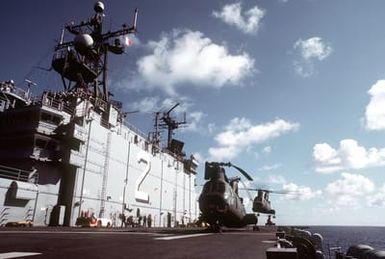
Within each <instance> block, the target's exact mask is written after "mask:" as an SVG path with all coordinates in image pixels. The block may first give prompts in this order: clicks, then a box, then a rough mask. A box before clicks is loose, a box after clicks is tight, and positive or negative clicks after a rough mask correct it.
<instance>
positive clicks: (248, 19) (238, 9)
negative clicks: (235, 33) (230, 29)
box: [213, 3, 266, 34]
mask: <svg viewBox="0 0 385 259" xmlns="http://www.w3.org/2000/svg"><path fill="white" fill-rule="evenodd" d="M265 14H266V11H265V10H263V9H260V8H259V7H258V6H254V7H252V8H251V9H249V10H245V11H244V12H243V13H242V5H241V3H234V4H228V5H225V6H223V7H222V10H221V11H220V12H217V11H214V12H213V16H214V17H216V18H219V19H221V20H222V21H223V22H224V23H226V24H228V25H230V26H234V27H236V28H237V29H239V30H241V31H242V32H243V33H246V34H256V33H257V32H258V30H259V28H260V26H261V20H262V18H263V17H264V16H265Z"/></svg>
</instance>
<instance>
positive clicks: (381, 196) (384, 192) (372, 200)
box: [367, 184, 385, 207]
mask: <svg viewBox="0 0 385 259" xmlns="http://www.w3.org/2000/svg"><path fill="white" fill-rule="evenodd" d="M367 200H368V205H369V206H370V207H385V184H384V185H383V186H382V187H381V188H380V190H379V191H377V192H376V194H374V195H373V196H369V197H368V199H367Z"/></svg>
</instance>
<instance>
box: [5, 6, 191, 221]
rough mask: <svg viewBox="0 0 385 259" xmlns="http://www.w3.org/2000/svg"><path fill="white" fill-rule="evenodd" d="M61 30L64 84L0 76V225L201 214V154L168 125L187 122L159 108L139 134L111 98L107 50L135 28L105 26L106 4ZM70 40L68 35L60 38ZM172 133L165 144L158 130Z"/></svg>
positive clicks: (57, 65)
mask: <svg viewBox="0 0 385 259" xmlns="http://www.w3.org/2000/svg"><path fill="white" fill-rule="evenodd" d="M94 11H95V14H94V15H93V16H92V17H91V18H90V19H88V20H86V21H83V22H81V23H79V24H77V25H76V24H74V23H71V24H69V25H67V26H65V28H64V29H63V30H62V34H61V37H60V40H59V43H58V44H57V45H56V47H55V52H54V55H53V59H52V68H53V69H54V70H55V71H56V72H57V73H58V74H59V76H60V77H61V79H62V82H63V86H64V87H63V88H64V90H62V91H59V92H57V91H56V92H52V91H45V92H44V93H43V94H42V95H41V96H40V97H39V98H35V97H33V96H32V94H31V92H30V90H29V89H30V87H31V86H32V85H33V84H34V83H33V82H31V81H28V80H27V81H26V82H27V86H28V89H27V90H21V89H20V88H18V87H17V86H16V85H15V84H14V82H13V81H12V80H10V81H4V82H2V83H1V84H0V89H1V91H0V225H6V224H7V223H10V222H20V221H22V222H27V223H28V224H33V225H35V226H39V225H40V226H43V225H51V226H58V225H63V226H74V225H75V224H76V220H77V219H78V218H80V217H90V216H91V215H95V217H98V218H109V219H110V220H111V222H112V225H116V226H120V225H121V224H122V223H123V221H124V220H125V219H126V218H128V217H131V218H134V220H135V219H138V218H141V217H143V218H144V217H147V218H151V219H152V226H175V225H177V224H182V223H183V224H187V223H188V222H191V221H193V220H194V219H195V218H197V214H198V208H197V204H196V199H197V198H196V194H195V178H196V168H197V166H198V162H197V161H196V160H195V159H194V157H193V156H186V155H185V153H184V151H183V146H184V143H183V142H181V141H179V140H176V139H174V138H173V131H174V130H175V129H177V128H178V127H179V126H180V125H181V124H184V123H186V122H185V121H177V120H176V119H175V118H174V117H173V116H172V115H171V112H172V111H173V109H174V108H175V107H176V106H177V105H178V104H176V105H175V106H174V107H171V109H169V110H168V111H167V112H158V113H156V114H155V130H154V132H152V133H151V134H148V135H146V134H143V133H141V132H140V131H139V130H137V129H136V128H135V127H134V126H132V125H130V124H129V123H127V122H126V121H125V113H124V112H123V110H122V103H121V102H119V101H116V100H112V99H111V98H110V96H111V94H110V92H109V89H108V86H107V81H108V80H107V66H108V64H107V61H108V59H107V57H108V56H109V55H110V54H117V55H119V54H122V53H124V48H125V44H124V41H125V36H127V35H128V34H133V33H136V24H137V18H138V11H137V10H135V13H134V18H133V24H132V26H127V25H123V26H122V27H121V28H120V29H118V30H115V31H108V32H104V31H103V21H102V18H103V16H104V15H103V13H104V4H103V3H102V2H97V3H96V4H95V6H94ZM67 38H70V40H68V41H66V39H67ZM162 129H165V130H167V132H168V139H167V143H166V144H165V145H162V144H161V141H160V131H161V130H162Z"/></svg>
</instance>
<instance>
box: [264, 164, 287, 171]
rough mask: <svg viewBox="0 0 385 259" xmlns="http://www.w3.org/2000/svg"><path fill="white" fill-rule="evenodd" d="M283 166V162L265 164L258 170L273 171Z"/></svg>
mask: <svg viewBox="0 0 385 259" xmlns="http://www.w3.org/2000/svg"><path fill="white" fill-rule="evenodd" d="M281 166H282V165H281V164H273V165H264V166H262V167H260V168H258V171H272V170H275V169H278V168H280V167H281Z"/></svg>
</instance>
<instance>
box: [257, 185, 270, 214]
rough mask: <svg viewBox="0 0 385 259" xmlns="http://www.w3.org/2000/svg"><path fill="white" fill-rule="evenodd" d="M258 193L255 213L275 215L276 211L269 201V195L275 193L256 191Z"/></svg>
mask: <svg viewBox="0 0 385 259" xmlns="http://www.w3.org/2000/svg"><path fill="white" fill-rule="evenodd" d="M254 190H255V191H257V196H256V197H255V198H254V201H253V211H254V212H257V213H263V214H270V215H275V210H274V209H272V208H271V202H270V200H269V194H270V193H271V192H273V191H271V190H263V189H254Z"/></svg>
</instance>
